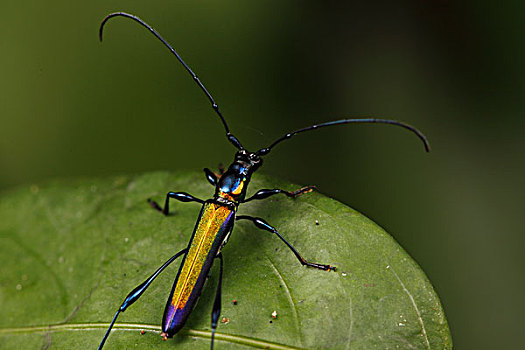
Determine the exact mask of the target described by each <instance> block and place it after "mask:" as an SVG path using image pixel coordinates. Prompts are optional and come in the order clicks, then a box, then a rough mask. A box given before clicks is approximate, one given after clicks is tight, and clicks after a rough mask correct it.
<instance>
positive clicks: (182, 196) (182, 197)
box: [148, 192, 204, 216]
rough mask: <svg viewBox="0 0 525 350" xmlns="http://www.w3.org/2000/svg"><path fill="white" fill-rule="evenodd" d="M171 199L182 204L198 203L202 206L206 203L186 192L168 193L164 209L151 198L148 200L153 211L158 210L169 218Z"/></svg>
mask: <svg viewBox="0 0 525 350" xmlns="http://www.w3.org/2000/svg"><path fill="white" fill-rule="evenodd" d="M170 198H171V199H176V200H178V201H181V202H197V203H201V204H203V203H204V201H203V200H202V199H199V198H196V197H193V196H192V195H191V194H189V193H186V192H168V194H167V195H166V201H165V202H164V209H163V208H161V206H160V205H159V204H158V203H157V202H155V201H154V200H152V199H151V198H148V203H149V205H151V207H152V208H153V209H156V210H158V211H160V212H161V213H162V214H164V215H166V216H167V215H168V214H169V211H170Z"/></svg>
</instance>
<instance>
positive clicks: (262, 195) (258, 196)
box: [243, 186, 317, 203]
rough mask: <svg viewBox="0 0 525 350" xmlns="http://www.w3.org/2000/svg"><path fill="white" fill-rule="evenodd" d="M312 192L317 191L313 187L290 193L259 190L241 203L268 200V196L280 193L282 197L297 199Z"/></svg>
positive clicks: (278, 190) (279, 190) (277, 190)
mask: <svg viewBox="0 0 525 350" xmlns="http://www.w3.org/2000/svg"><path fill="white" fill-rule="evenodd" d="M314 190H317V187H315V186H305V187H301V188H300V189H298V190H295V191H293V192H290V191H286V190H281V189H279V188H274V189H266V188H265V189H262V190H259V191H257V192H256V193H255V194H254V195H253V196H251V197H249V198H247V199H245V200H244V201H243V203H246V202H249V201H251V200H254V199H256V200H259V199H265V198H268V197H270V196H273V195H276V194H279V193H282V194H284V195H286V197H290V198H296V197H299V196H300V195H303V194H306V193H310V192H312V191H314Z"/></svg>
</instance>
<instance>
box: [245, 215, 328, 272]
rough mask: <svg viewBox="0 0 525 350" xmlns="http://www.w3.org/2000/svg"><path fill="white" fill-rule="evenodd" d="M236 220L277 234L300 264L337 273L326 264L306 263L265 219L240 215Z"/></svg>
mask: <svg viewBox="0 0 525 350" xmlns="http://www.w3.org/2000/svg"><path fill="white" fill-rule="evenodd" d="M235 219H236V220H250V221H251V222H253V223H254V224H255V226H257V227H258V228H260V229H263V230H266V231H268V232H271V233H275V234H276V235H277V237H279V238H280V239H281V241H283V242H284V243H285V244H286V245H287V246H288V248H290V250H291V251H292V252H293V253H294V254H295V256H296V257H297V260H299V262H300V263H301V264H303V265H306V266H310V267H315V268H316V269H320V270H325V271H330V270H333V271H335V266H331V265H326V264H318V263H312V262H309V261H306V260H305V259H304V258H303V257H302V256H301V254H299V252H298V251H297V250H296V249H295V248H294V247H293V246H292V245H291V244H290V243H288V241H287V240H286V239H284V237H283V236H281V234H280V233H279V232H278V231H277V230H276V229H275V228H274V227H273V226H271V225H270V224H269V223H267V222H266V221H265V220H264V219H261V218H255V217H252V216H247V215H238V216H237V217H236V218H235Z"/></svg>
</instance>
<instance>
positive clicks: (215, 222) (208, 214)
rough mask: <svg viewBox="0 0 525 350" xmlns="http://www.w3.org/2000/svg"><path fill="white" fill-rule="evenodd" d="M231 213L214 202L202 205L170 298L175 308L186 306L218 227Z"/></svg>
mask: <svg viewBox="0 0 525 350" xmlns="http://www.w3.org/2000/svg"><path fill="white" fill-rule="evenodd" d="M231 213H232V210H231V209H229V208H228V207H226V206H223V205H219V204H216V203H206V204H205V205H204V208H203V213H202V217H201V219H200V220H199V223H198V225H197V228H196V230H195V236H194V237H193V239H192V241H191V243H190V246H189V249H188V253H187V254H186V260H185V262H184V265H183V267H182V270H181V272H180V275H179V280H178V281H177V285H176V286H175V291H174V293H173V297H172V299H171V305H173V306H174V307H175V309H182V308H184V307H185V306H186V302H187V301H188V299H189V297H190V295H191V292H192V291H193V290H194V287H195V283H196V282H197V278H198V277H199V275H200V273H201V271H202V267H203V265H204V262H205V261H206V258H207V256H208V254H209V252H210V250H211V247H212V245H213V243H214V241H215V239H216V238H217V235H218V234H219V231H220V228H221V226H222V225H223V224H224V223H225V222H226V219H227V218H228V217H229V216H230V215H231Z"/></svg>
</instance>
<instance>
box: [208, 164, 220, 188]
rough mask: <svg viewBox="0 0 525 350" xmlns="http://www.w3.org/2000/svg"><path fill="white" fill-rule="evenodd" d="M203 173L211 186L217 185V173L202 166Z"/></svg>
mask: <svg viewBox="0 0 525 350" xmlns="http://www.w3.org/2000/svg"><path fill="white" fill-rule="evenodd" d="M204 173H205V174H206V180H208V182H209V183H210V184H212V185H213V186H217V181H218V180H219V178H218V176H217V174H215V173H214V172H213V171H211V170H210V169H208V168H204Z"/></svg>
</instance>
